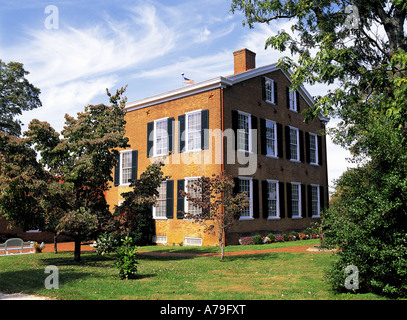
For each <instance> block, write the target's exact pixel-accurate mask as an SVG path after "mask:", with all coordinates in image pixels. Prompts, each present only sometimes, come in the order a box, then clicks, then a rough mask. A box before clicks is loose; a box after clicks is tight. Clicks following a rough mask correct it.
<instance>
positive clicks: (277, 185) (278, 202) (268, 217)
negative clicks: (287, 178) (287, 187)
mask: <svg viewBox="0 0 407 320" xmlns="http://www.w3.org/2000/svg"><path fill="white" fill-rule="evenodd" d="M266 181H267V189H268V183H269V182H270V183H275V184H276V203H277V210H276V216H269V215H268V213H267V219H268V220H273V219H280V184H279V182H280V181H278V180H271V179H266ZM268 199H269V198H268V197H267V201H268ZM263 210H264V209H263Z"/></svg>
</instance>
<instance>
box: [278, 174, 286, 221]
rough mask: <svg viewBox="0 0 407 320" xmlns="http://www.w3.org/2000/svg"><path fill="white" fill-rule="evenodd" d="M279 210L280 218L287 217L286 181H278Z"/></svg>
mask: <svg viewBox="0 0 407 320" xmlns="http://www.w3.org/2000/svg"><path fill="white" fill-rule="evenodd" d="M278 196H279V206H280V208H279V210H280V218H285V197H284V182H279V183H278Z"/></svg>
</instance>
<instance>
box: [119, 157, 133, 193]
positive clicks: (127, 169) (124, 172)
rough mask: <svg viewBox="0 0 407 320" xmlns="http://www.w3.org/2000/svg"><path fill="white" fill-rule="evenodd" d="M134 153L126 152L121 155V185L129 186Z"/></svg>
mask: <svg viewBox="0 0 407 320" xmlns="http://www.w3.org/2000/svg"><path fill="white" fill-rule="evenodd" d="M131 159H132V151H131V150H130V151H125V152H121V153H120V184H121V185H129V184H130V181H129V180H130V179H131V168H132V161H131Z"/></svg>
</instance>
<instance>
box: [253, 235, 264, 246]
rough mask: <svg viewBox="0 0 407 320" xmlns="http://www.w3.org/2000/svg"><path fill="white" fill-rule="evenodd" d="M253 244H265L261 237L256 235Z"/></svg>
mask: <svg viewBox="0 0 407 320" xmlns="http://www.w3.org/2000/svg"><path fill="white" fill-rule="evenodd" d="M253 242H254V244H263V240H262V238H261V236H260V235H255V236H254V237H253Z"/></svg>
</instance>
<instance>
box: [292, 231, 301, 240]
mask: <svg viewBox="0 0 407 320" xmlns="http://www.w3.org/2000/svg"><path fill="white" fill-rule="evenodd" d="M290 236H294V240H300V237H299V235H298V232H295V231H293V232H291V233H290Z"/></svg>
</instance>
